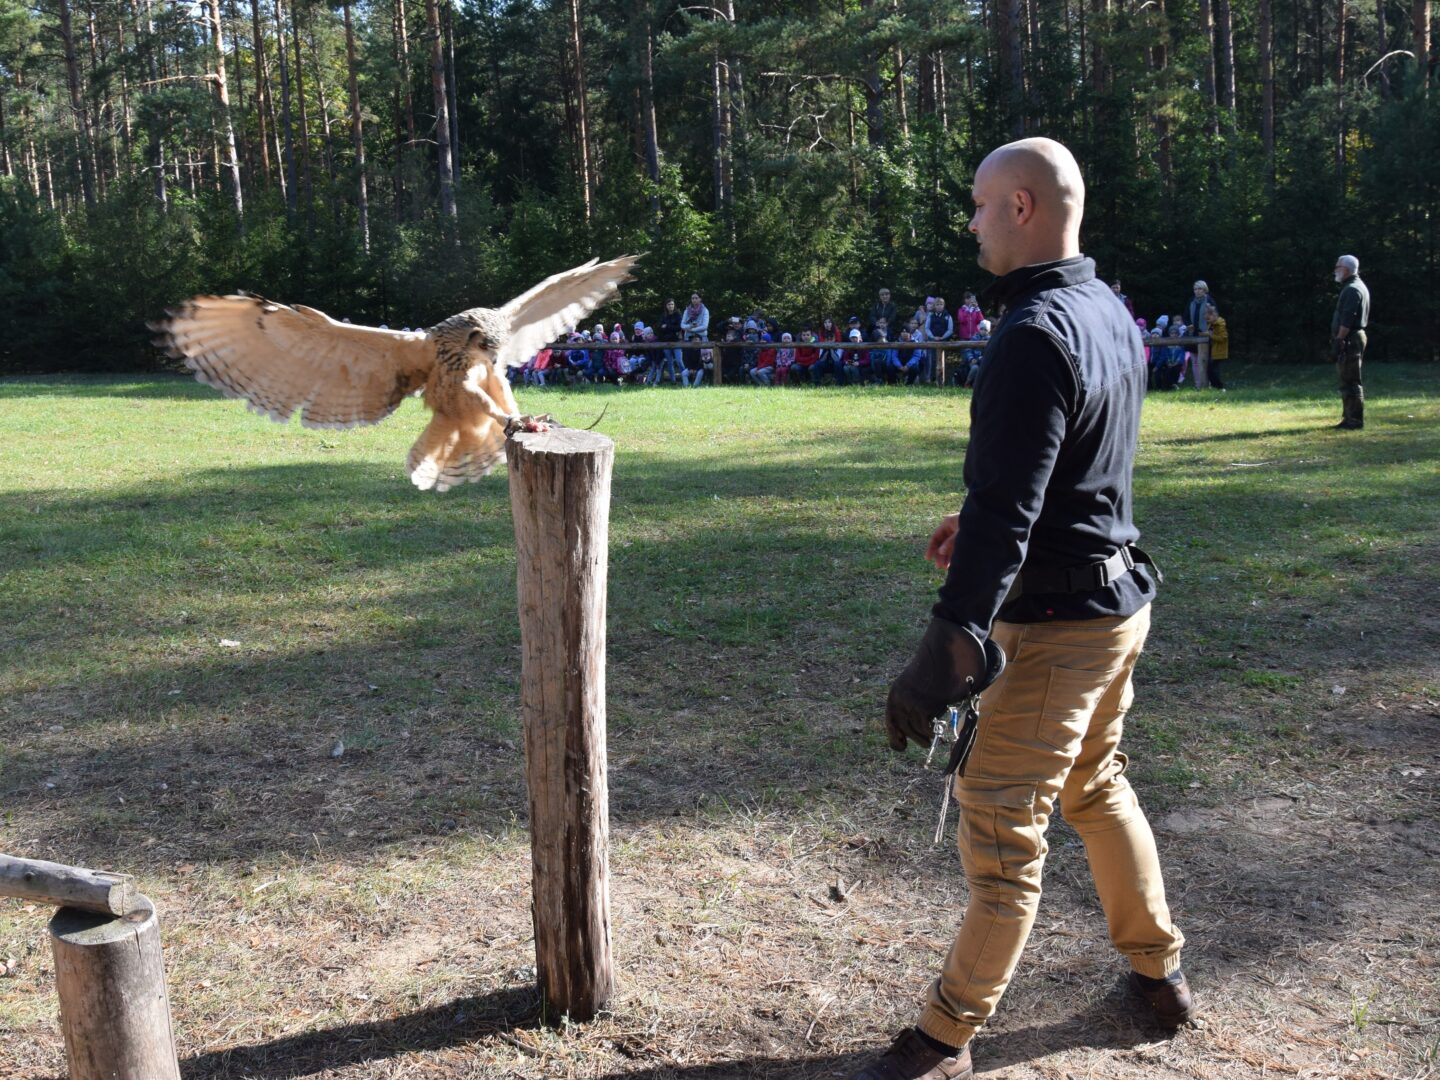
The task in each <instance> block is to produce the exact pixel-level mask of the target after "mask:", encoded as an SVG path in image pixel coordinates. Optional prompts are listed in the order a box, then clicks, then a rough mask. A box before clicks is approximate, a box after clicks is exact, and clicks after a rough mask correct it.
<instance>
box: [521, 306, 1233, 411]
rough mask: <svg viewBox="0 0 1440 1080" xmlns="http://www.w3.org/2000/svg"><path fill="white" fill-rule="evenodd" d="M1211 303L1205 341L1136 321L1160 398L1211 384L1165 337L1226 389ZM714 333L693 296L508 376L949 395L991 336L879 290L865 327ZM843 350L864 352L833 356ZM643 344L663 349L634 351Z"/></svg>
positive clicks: (764, 323) (964, 320) (984, 327)
mask: <svg viewBox="0 0 1440 1080" xmlns="http://www.w3.org/2000/svg"><path fill="white" fill-rule="evenodd" d="M1113 288H1114V292H1115V295H1116V297H1117V298H1118V299H1119V300H1120V301H1121V302H1122V303H1123V304H1124V305H1125V306H1126V308H1127V309H1129V310H1130V313H1131V316H1132V317H1133V316H1134V308H1133V306H1132V305H1131V303H1130V300H1129V298H1128V297H1126V296H1125V295H1124V293H1123V292H1121V290H1120V287H1119V283H1118V282H1116V283H1115V285H1114V286H1113ZM1206 300H1207V306H1206V307H1205V308H1204V309H1202V312H1201V315H1200V322H1201V324H1202V325H1203V326H1204V329H1203V330H1202V329H1200V328H1199V327H1187V326H1186V325H1185V322H1184V320H1183V318H1182V317H1181V316H1175V317H1174V318H1171V317H1170V316H1166V315H1162V316H1160V318H1159V319H1157V320H1156V323H1155V326H1154V328H1153V329H1152V328H1151V327H1149V326H1148V324H1147V323H1146V320H1144V319H1136V320H1135V323H1136V325H1137V326H1138V327H1139V328H1140V334H1141V337H1142V338H1144V339H1145V354H1146V360H1147V362H1148V363H1149V365H1150V386H1151V387H1152V388H1153V389H1157V390H1169V389H1173V388H1175V387H1176V386H1178V385H1180V384H1181V383H1182V382H1183V381H1184V380H1185V378H1186V376H1187V374H1189V375H1190V378H1191V381H1192V383H1193V384H1199V383H1200V382H1203V380H1204V373H1197V372H1195V370H1194V369H1195V365H1196V357H1195V355H1194V354H1192V353H1191V352H1189V351H1187V350H1186V349H1184V348H1182V347H1180V346H1178V345H1166V344H1165V341H1166V339H1167V338H1180V337H1184V336H1186V333H1187V330H1193V331H1194V332H1197V333H1209V334H1210V336H1211V345H1212V348H1211V356H1210V365H1209V380H1210V383H1211V385H1214V386H1216V387H1219V388H1222V389H1223V383H1221V381H1220V379H1219V372H1218V364H1217V362H1218V361H1219V360H1223V359H1224V358H1225V344H1226V338H1225V323H1224V320H1223V319H1221V318H1220V316H1219V312H1218V311H1217V310H1216V308H1215V305H1214V302H1213V300H1209V298H1208V295H1207V297H1206ZM710 330H711V326H710V313H709V311H708V310H707V309H706V308H705V305H704V303H703V301H702V300H701V297H700V295H699V294H698V293H694V294H692V295H691V297H690V304H689V305H688V306H687V307H685V308H683V309H682V308H679V307H677V305H676V303H675V301H674V300H667V301H666V303H665V310H664V311H663V312H662V314H661V317H660V318H659V319H658V320H656V322H655V324H654V325H646V323H645V322H644V321H643V320H641V321H637V322H635V323H634V324H633V325H632V327H631V330H630V333H629V334H628V335H627V334H626V331H625V328H624V326H623V325H622V324H620V323H615V324H614V325H613V326H611V327H610V329H609V330H608V331H607V330H606V328H605V325H604V324H603V323H596V324H595V326H594V327H593V328H592V329H590V330H582V329H578V328H577V329H573V330H571V331H570V333H569V334H568V335H567V336H566V341H565V345H564V347H551V348H545V349H541V350H540V351H539V352H538V353H536V355H535V356H534V357H532V358H531V359H530V361H529V362H528V363H526V364H525V365H524V366H523V367H522V368H518V369H515V370H513V371H512V372H511V373H510V376H511V378H512V380H515V381H523V382H524V383H526V384H529V385H538V386H544V385H546V384H547V383H554V382H556V381H559V382H562V383H566V384H569V383H615V384H634V385H640V386H659V385H660V384H662V383H667V382H668V383H670V384H671V385H672V386H684V387H692V388H693V387H699V386H701V385H702V384H703V383H704V382H705V380H706V377H707V373H713V372H714V371H716V369H717V366H718V370H719V372H720V374H721V375H722V377H723V379H724V380H725V381H726V382H739V381H748V382H751V383H754V384H756V385H758V386H819V385H821V384H823V383H825V382H831V383H833V384H834V385H836V386H847V385H865V384H902V383H903V384H906V385H912V384H920V383H934V382H935V381H937V376H938V374H939V372H941V371H943V372H944V379H945V382H946V383H948V384H950V385H952V386H973V385H974V381H975V375H976V372H977V371H978V370H979V368H980V363H981V360H982V358H983V356H984V351H985V346H984V342H985V341H986V340H988V339H989V337H990V320H989V319H987V318H986V317H985V313H984V312H983V311H982V310H981V309H980V306H979V304H978V303H977V302H976V297H975V294H974V293H972V292H966V293H965V294H964V302H963V303H962V304H961V306H960V307H959V308H958V309H956V311H955V313H954V314H953V315H952V314H950V313H949V312H948V311H946V309H945V301H944V299H943V298H940V297H927V298H926V300H925V302H924V304H923V305H922V306H920V307H918V308H917V309H916V311H915V312H914V314H912V315H908V316H904V317H902V316H901V315H900V313H899V311H898V310H897V308H896V306H895V304H894V303H893V302H891V300H890V292H889V290H888V289H882V290H880V294H879V301H878V302H877V303H875V304H873V305H872V306H871V308H870V310H869V313H868V318H866V319H861V317H860V316H858V315H852V316H850V317H849V319H848V320H846V324H845V326H844V328H843V329H842V328H841V327H840V326H839V325H838V324H837V323H836V322H835V321H834V320H833V319H830V318H825V319H822V320H820V323H819V326H818V327H817V326H816V325H815V324H814V323H809V322H807V323H805V324H803V325H802V326H801V327H800V328H799V330H798V331H794V332H792V331H790V330H786V329H783V328H782V327H781V326H780V324H779V323H778V322H777V321H776V320H775V319H773V318H768V317H767V316H766V315H765V314H764V313H763V312H761V311H758V310H757V311H754V312H752V313H751V314H750V315H749V316H747V317H745V318H741V317H740V316H738V315H732V316H730V317H729V318H728V319H727V320H726V321H725V323H724V328H723V330H721V331H720V333H719V334H718V336H712V335H711V333H710ZM679 342H691V343H696V347H692V348H677V347H670V346H671V343H679ZM842 342H846V343H849V344H850V345H852V346H856V347H851V348H839V347H837V346H839V345H840V343H842ZM922 343H923V344H926V345H929V344H931V343H937V344H938V343H947V344H948V343H959V345H960V347H957V348H948V349H946V350H945V354H944V363H943V365H942V364H938V363H937V356H938V353H939V350H938V349H937V348H917V347H914V346H917V345H920V344H922ZM636 344H645V345H652V346H657V347H653V348H635V347H634V346H635V345H636ZM860 346H863V347H860ZM897 346H908V347H898V348H897ZM711 379H712V381H713V374H711Z"/></svg>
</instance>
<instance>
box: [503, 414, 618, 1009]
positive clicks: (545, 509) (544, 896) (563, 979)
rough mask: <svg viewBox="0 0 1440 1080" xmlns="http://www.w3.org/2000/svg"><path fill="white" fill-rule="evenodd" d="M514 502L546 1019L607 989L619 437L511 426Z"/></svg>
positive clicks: (591, 1003) (595, 1000) (523, 707)
mask: <svg viewBox="0 0 1440 1080" xmlns="http://www.w3.org/2000/svg"><path fill="white" fill-rule="evenodd" d="M506 455H507V458H508V459H509V462H510V506H511V510H512V511H513V514H514V519H515V549H516V586H517V589H518V592H519V599H520V641H521V648H522V652H523V663H522V670H521V684H520V713H521V718H522V720H523V723H524V727H525V771H526V780H527V782H528V785H529V792H530V850H531V856H532V860H533V867H534V869H533V891H534V901H533V909H532V914H533V917H534V921H535V967H536V971H537V972H538V977H539V983H540V990H541V993H542V994H543V995H544V997H545V1000H546V1003H547V1005H548V1010H547V1011H548V1013H549V1016H550V1018H551V1019H552V1020H558V1019H559V1018H560V1017H561V1016H564V1015H568V1016H569V1017H570V1018H571V1019H572V1020H575V1021H579V1022H584V1021H587V1020H590V1019H592V1018H594V1016H595V1014H596V1012H598V1011H599V1009H600V1008H601V1007H602V1006H603V1005H604V1004H605V1002H606V1001H607V1000H608V999H609V997H610V994H611V991H612V990H613V989H614V974H613V971H612V968H611V959H610V885H609V880H610V871H609V856H608V844H609V832H610V822H609V805H608V804H609V794H608V788H607V783H606V776H605V596H606V571H607V565H608V561H609V535H608V533H609V524H610V471H611V466H612V464H613V462H614V458H615V444H614V443H613V442H611V441H610V440H609V439H607V438H606V437H605V436H603V435H596V434H594V433H592V432H588V431H576V430H573V429H570V428H557V429H554V430H551V431H548V432H538V433H522V434H517V435H515V436H513V437H512V438H511V439H510V441H509V445H508V446H507V448H506Z"/></svg>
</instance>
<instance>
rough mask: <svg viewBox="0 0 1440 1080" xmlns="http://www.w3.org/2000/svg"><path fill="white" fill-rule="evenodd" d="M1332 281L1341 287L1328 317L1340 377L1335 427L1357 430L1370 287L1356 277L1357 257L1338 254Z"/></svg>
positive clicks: (1362, 406)
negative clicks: (1339, 408)
mask: <svg viewBox="0 0 1440 1080" xmlns="http://www.w3.org/2000/svg"><path fill="white" fill-rule="evenodd" d="M1335 280H1336V282H1337V283H1338V284H1339V285H1340V286H1341V289H1340V297H1339V299H1338V300H1336V301H1335V314H1334V316H1333V317H1332V318H1331V319H1330V346H1331V348H1332V349H1333V350H1334V352H1335V371H1336V373H1337V374H1338V375H1339V376H1340V401H1341V404H1342V405H1343V406H1344V416H1343V418H1342V419H1341V421H1340V423H1338V424H1336V425H1335V426H1336V427H1338V428H1340V429H1342V430H1344V431H1358V430H1360V429H1361V428H1363V427H1364V426H1365V388H1364V387H1363V386H1362V385H1361V384H1360V361H1361V358H1362V357H1364V355H1365V327H1366V325H1367V324H1368V323H1369V322H1370V290H1369V289H1367V288H1366V287H1365V282H1363V281H1361V280H1360V260H1359V259H1357V258H1355V256H1354V255H1341V256H1340V258H1338V259H1336V260H1335Z"/></svg>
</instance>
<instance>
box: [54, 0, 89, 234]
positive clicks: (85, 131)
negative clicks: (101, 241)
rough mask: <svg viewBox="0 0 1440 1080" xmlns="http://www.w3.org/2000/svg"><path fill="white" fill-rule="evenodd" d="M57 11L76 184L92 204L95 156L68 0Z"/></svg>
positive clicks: (86, 199)
mask: <svg viewBox="0 0 1440 1080" xmlns="http://www.w3.org/2000/svg"><path fill="white" fill-rule="evenodd" d="M57 6H58V9H59V14H60V44H61V47H62V48H63V49H64V51H65V78H66V82H67V84H68V85H69V88H70V108H71V110H72V112H73V115H74V119H75V125H76V128H77V134H78V137H79V138H78V149H79V158H80V161H79V165H80V186H81V188H82V190H83V191H84V193H85V205H86V206H94V205H95V159H94V158H93V157H92V156H91V147H90V124H89V120H88V118H87V114H86V111H85V98H84V95H83V94H82V93H81V92H80V64H79V61H78V60H77V59H76V56H75V31H74V24H73V22H72V20H71V18H70V3H69V0H57Z"/></svg>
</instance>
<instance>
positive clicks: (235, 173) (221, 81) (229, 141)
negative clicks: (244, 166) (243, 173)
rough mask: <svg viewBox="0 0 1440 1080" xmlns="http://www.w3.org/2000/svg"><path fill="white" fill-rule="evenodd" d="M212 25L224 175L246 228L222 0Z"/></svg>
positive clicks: (215, 2)
mask: <svg viewBox="0 0 1440 1080" xmlns="http://www.w3.org/2000/svg"><path fill="white" fill-rule="evenodd" d="M209 6H210V27H211V31H212V32H213V33H214V35H215V40H214V43H213V44H214V49H215V56H214V60H215V97H216V100H217V101H218V102H219V104H220V122H221V124H222V125H223V126H224V135H225V162H224V168H225V177H226V181H227V183H228V186H229V188H230V198H231V201H232V202H233V203H234V205H235V217H236V218H237V219H239V220H240V222H241V229H242V230H243V229H244V220H245V197H244V194H243V193H242V191H241V188H240V161H239V158H238V157H237V156H236V153H235V124H234V122H233V121H232V120H231V118H230V88H229V85H228V84H227V83H226V81H225V31H224V28H223V26H222V24H221V22H220V0H210V5H209Z"/></svg>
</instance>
